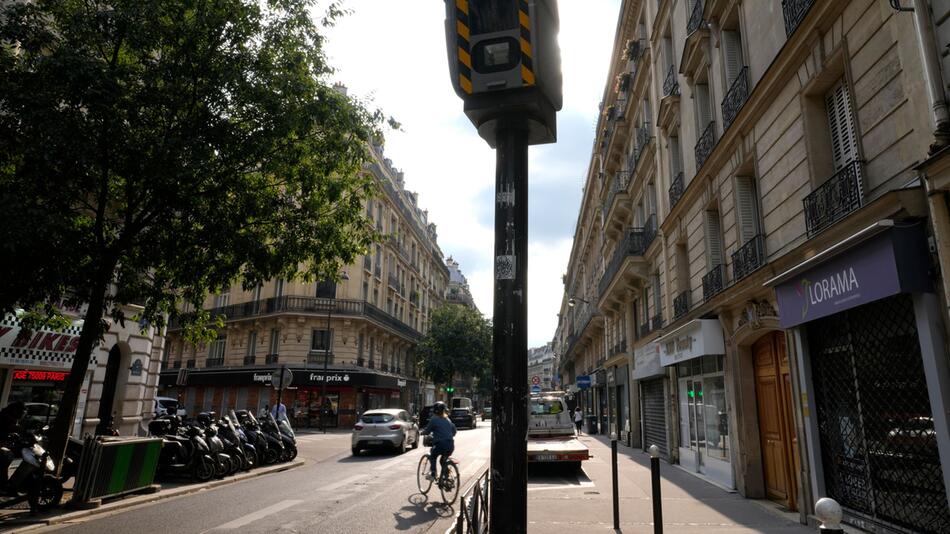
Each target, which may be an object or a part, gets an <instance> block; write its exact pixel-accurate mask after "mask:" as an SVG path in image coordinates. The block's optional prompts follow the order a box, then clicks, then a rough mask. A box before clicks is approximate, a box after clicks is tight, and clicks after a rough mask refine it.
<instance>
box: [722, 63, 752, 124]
mask: <svg viewBox="0 0 950 534" xmlns="http://www.w3.org/2000/svg"><path fill="white" fill-rule="evenodd" d="M748 99H749V67H742V70H740V71H739V75H738V76H736V79H735V80H734V81H733V82H732V86H730V87H729V91H727V92H726V96H725V98H723V99H722V125H723V126H722V131H726V130H728V129H729V126H730V125H732V121H734V120H735V118H736V116H737V115H739V111H740V110H741V109H742V106H743V105H744V104H745V101H746V100H748Z"/></svg>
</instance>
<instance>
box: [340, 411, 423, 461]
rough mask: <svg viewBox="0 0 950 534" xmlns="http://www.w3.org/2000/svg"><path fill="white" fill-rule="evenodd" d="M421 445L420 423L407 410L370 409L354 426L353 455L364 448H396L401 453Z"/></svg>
mask: <svg viewBox="0 0 950 534" xmlns="http://www.w3.org/2000/svg"><path fill="white" fill-rule="evenodd" d="M418 446H419V425H417V424H416V422H415V421H414V420H413V419H412V418H411V417H409V414H408V413H406V411H405V410H400V409H398V408H393V409H386V410H369V411H367V412H365V413H364V414H363V415H362V416H360V420H359V421H357V423H356V425H354V426H353V442H352V445H351V449H352V451H353V456H357V455H359V453H360V451H361V450H363V449H381V448H387V449H395V450H397V451H399V452H400V453H403V452H406V449H408V448H409V447H412V448H413V449H415V448H416V447H418Z"/></svg>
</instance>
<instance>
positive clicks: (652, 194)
mask: <svg viewBox="0 0 950 534" xmlns="http://www.w3.org/2000/svg"><path fill="white" fill-rule="evenodd" d="M647 191H648V192H649V194H648V196H649V197H650V198H649V200H650V214H651V215H654V214H656V213H657V212H658V211H659V207H658V206H657V204H656V184H654V183H653V182H650V185H648V186H647Z"/></svg>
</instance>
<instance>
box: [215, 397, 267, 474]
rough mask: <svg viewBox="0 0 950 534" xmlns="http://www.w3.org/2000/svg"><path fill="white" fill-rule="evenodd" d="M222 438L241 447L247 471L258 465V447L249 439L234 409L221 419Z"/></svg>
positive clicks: (244, 466)
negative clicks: (238, 421)
mask: <svg viewBox="0 0 950 534" xmlns="http://www.w3.org/2000/svg"><path fill="white" fill-rule="evenodd" d="M218 426H219V427H220V429H221V434H222V438H223V439H225V440H226V441H228V442H231V443H232V444H233V445H235V446H236V447H238V448H239V449H240V454H239V457H240V458H241V463H242V465H241V468H242V469H243V470H245V471H247V470H250V469H252V468H253V467H255V466H257V465H258V459H257V449H256V447H254V445H253V444H251V443H250V442H249V441H248V438H247V435H246V434H245V433H244V431H243V430H242V429H241V427H240V426H239V424H238V423H237V417H236V416H235V415H234V410H231V413H230V414H228V415H225V416H224V417H223V418H221V421H219V424H218Z"/></svg>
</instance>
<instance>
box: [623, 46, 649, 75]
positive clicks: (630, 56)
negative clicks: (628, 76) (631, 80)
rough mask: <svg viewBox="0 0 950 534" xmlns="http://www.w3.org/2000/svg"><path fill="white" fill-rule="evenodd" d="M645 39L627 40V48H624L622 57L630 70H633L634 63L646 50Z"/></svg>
mask: <svg viewBox="0 0 950 534" xmlns="http://www.w3.org/2000/svg"><path fill="white" fill-rule="evenodd" d="M647 49H648V48H647V40H646V39H631V40H630V41H627V49H626V50H624V58H625V59H626V60H627V66H628V68H629V70H630V72H633V71H634V70H635V67H636V64H637V62H638V61H640V58H641V57H643V54H645V53H646V51H647Z"/></svg>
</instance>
